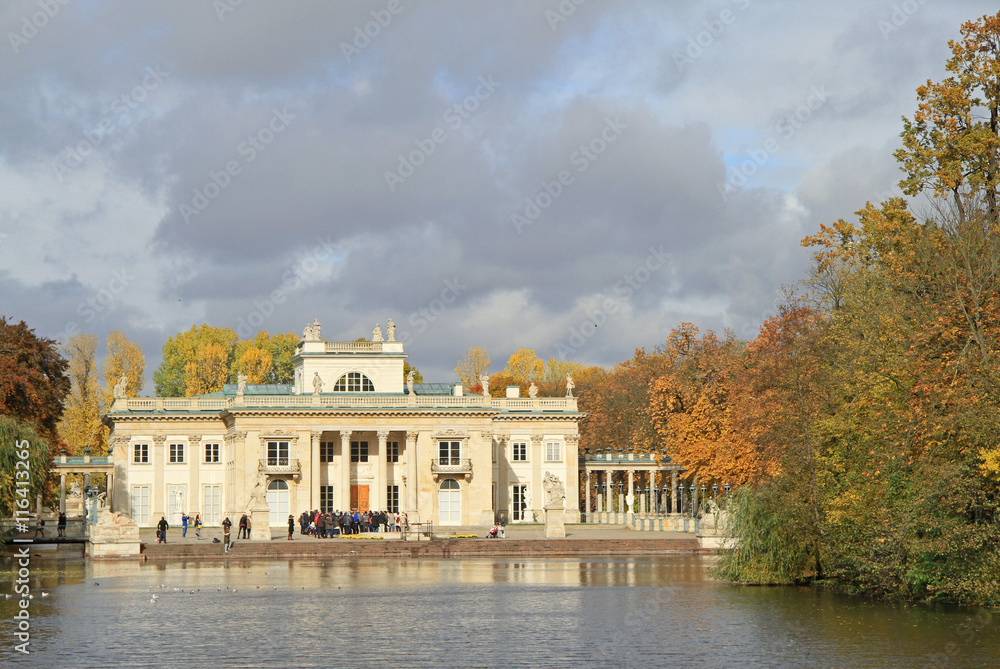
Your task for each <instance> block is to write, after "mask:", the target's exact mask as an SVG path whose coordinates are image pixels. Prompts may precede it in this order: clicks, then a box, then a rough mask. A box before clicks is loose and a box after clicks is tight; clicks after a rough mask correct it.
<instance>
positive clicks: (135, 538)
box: [85, 509, 142, 560]
mask: <svg viewBox="0 0 1000 669" xmlns="http://www.w3.org/2000/svg"><path fill="white" fill-rule="evenodd" d="M85 527H86V528H87V547H86V551H87V555H88V556H90V558H91V559H95V560H99V559H107V558H132V557H139V555H140V553H141V552H142V550H141V548H142V545H141V543H140V542H139V526H138V525H136V524H135V523H134V522H132V520H131V519H130V518H129V517H128V516H123V515H122V514H120V513H111V512H110V511H108V510H107V509H104V510H103V511H102V512H101V514H100V517H99V519H98V522H97V523H96V524H94V525H86V526H85Z"/></svg>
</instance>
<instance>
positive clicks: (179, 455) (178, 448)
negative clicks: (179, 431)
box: [169, 444, 184, 463]
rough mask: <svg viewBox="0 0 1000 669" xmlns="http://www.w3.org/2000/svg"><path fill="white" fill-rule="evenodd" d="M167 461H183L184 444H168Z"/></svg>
mask: <svg viewBox="0 0 1000 669" xmlns="http://www.w3.org/2000/svg"><path fill="white" fill-rule="evenodd" d="M169 462H173V463H179V462H184V444H170V460H169Z"/></svg>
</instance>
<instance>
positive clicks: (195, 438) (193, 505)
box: [108, 434, 205, 524]
mask: <svg viewBox="0 0 1000 669" xmlns="http://www.w3.org/2000/svg"><path fill="white" fill-rule="evenodd" d="M188 451H189V453H188V457H187V458H186V461H187V466H188V493H187V508H186V509H185V510H186V511H187V513H188V515H189V516H191V523H192V524H194V515H195V514H196V513H201V512H202V511H204V509H202V508H201V505H202V503H203V502H204V497H205V496H204V495H202V494H201V490H199V489H198V488H199V485H200V484H201V481H200V480H199V478H198V477H199V476H200V474H201V463H202V462H203V461H204V460H205V454H204V452H202V450H201V435H200V434H192V435H191V436H190V437H188ZM108 490H111V480H110V479H109V480H108ZM108 494H109V495H110V494H111V493H110V492H109V493H108ZM202 515H204V514H202Z"/></svg>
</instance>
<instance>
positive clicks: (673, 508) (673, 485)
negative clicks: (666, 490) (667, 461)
mask: <svg viewBox="0 0 1000 669" xmlns="http://www.w3.org/2000/svg"><path fill="white" fill-rule="evenodd" d="M670 512H671V513H677V470H676V469H674V470H671V472H670Z"/></svg>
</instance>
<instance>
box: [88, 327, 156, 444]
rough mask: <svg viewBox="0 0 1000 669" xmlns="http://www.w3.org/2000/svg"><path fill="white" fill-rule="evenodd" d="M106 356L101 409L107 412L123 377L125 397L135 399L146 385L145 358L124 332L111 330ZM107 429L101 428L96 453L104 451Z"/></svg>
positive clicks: (140, 349)
mask: <svg viewBox="0 0 1000 669" xmlns="http://www.w3.org/2000/svg"><path fill="white" fill-rule="evenodd" d="M106 345H107V347H108V354H107V356H106V357H105V358H104V369H103V376H104V391H103V393H102V396H101V407H102V409H103V411H108V410H109V409H110V408H111V405H112V404H113V403H114V387H115V385H116V384H117V383H118V381H119V379H121V377H122V376H123V375H124V376H125V378H126V379H127V383H126V385H125V395H126V396H127V397H137V396H138V395H139V393H140V392H141V391H142V388H143V386H145V385H146V358H145V357H144V356H143V354H142V348H141V347H140V346H139V344H138V343H136V342H134V341H132V340H131V339H129V338H128V337H127V336H126V335H125V333H124V332H121V331H120V330H112V331H111V332H110V333H109V334H108V339H107V341H106ZM107 436H108V429H107V428H106V427H103V426H102V427H101V430H100V439H101V441H100V444H99V445H97V452H99V453H103V452H104V451H105V444H106V443H107Z"/></svg>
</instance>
